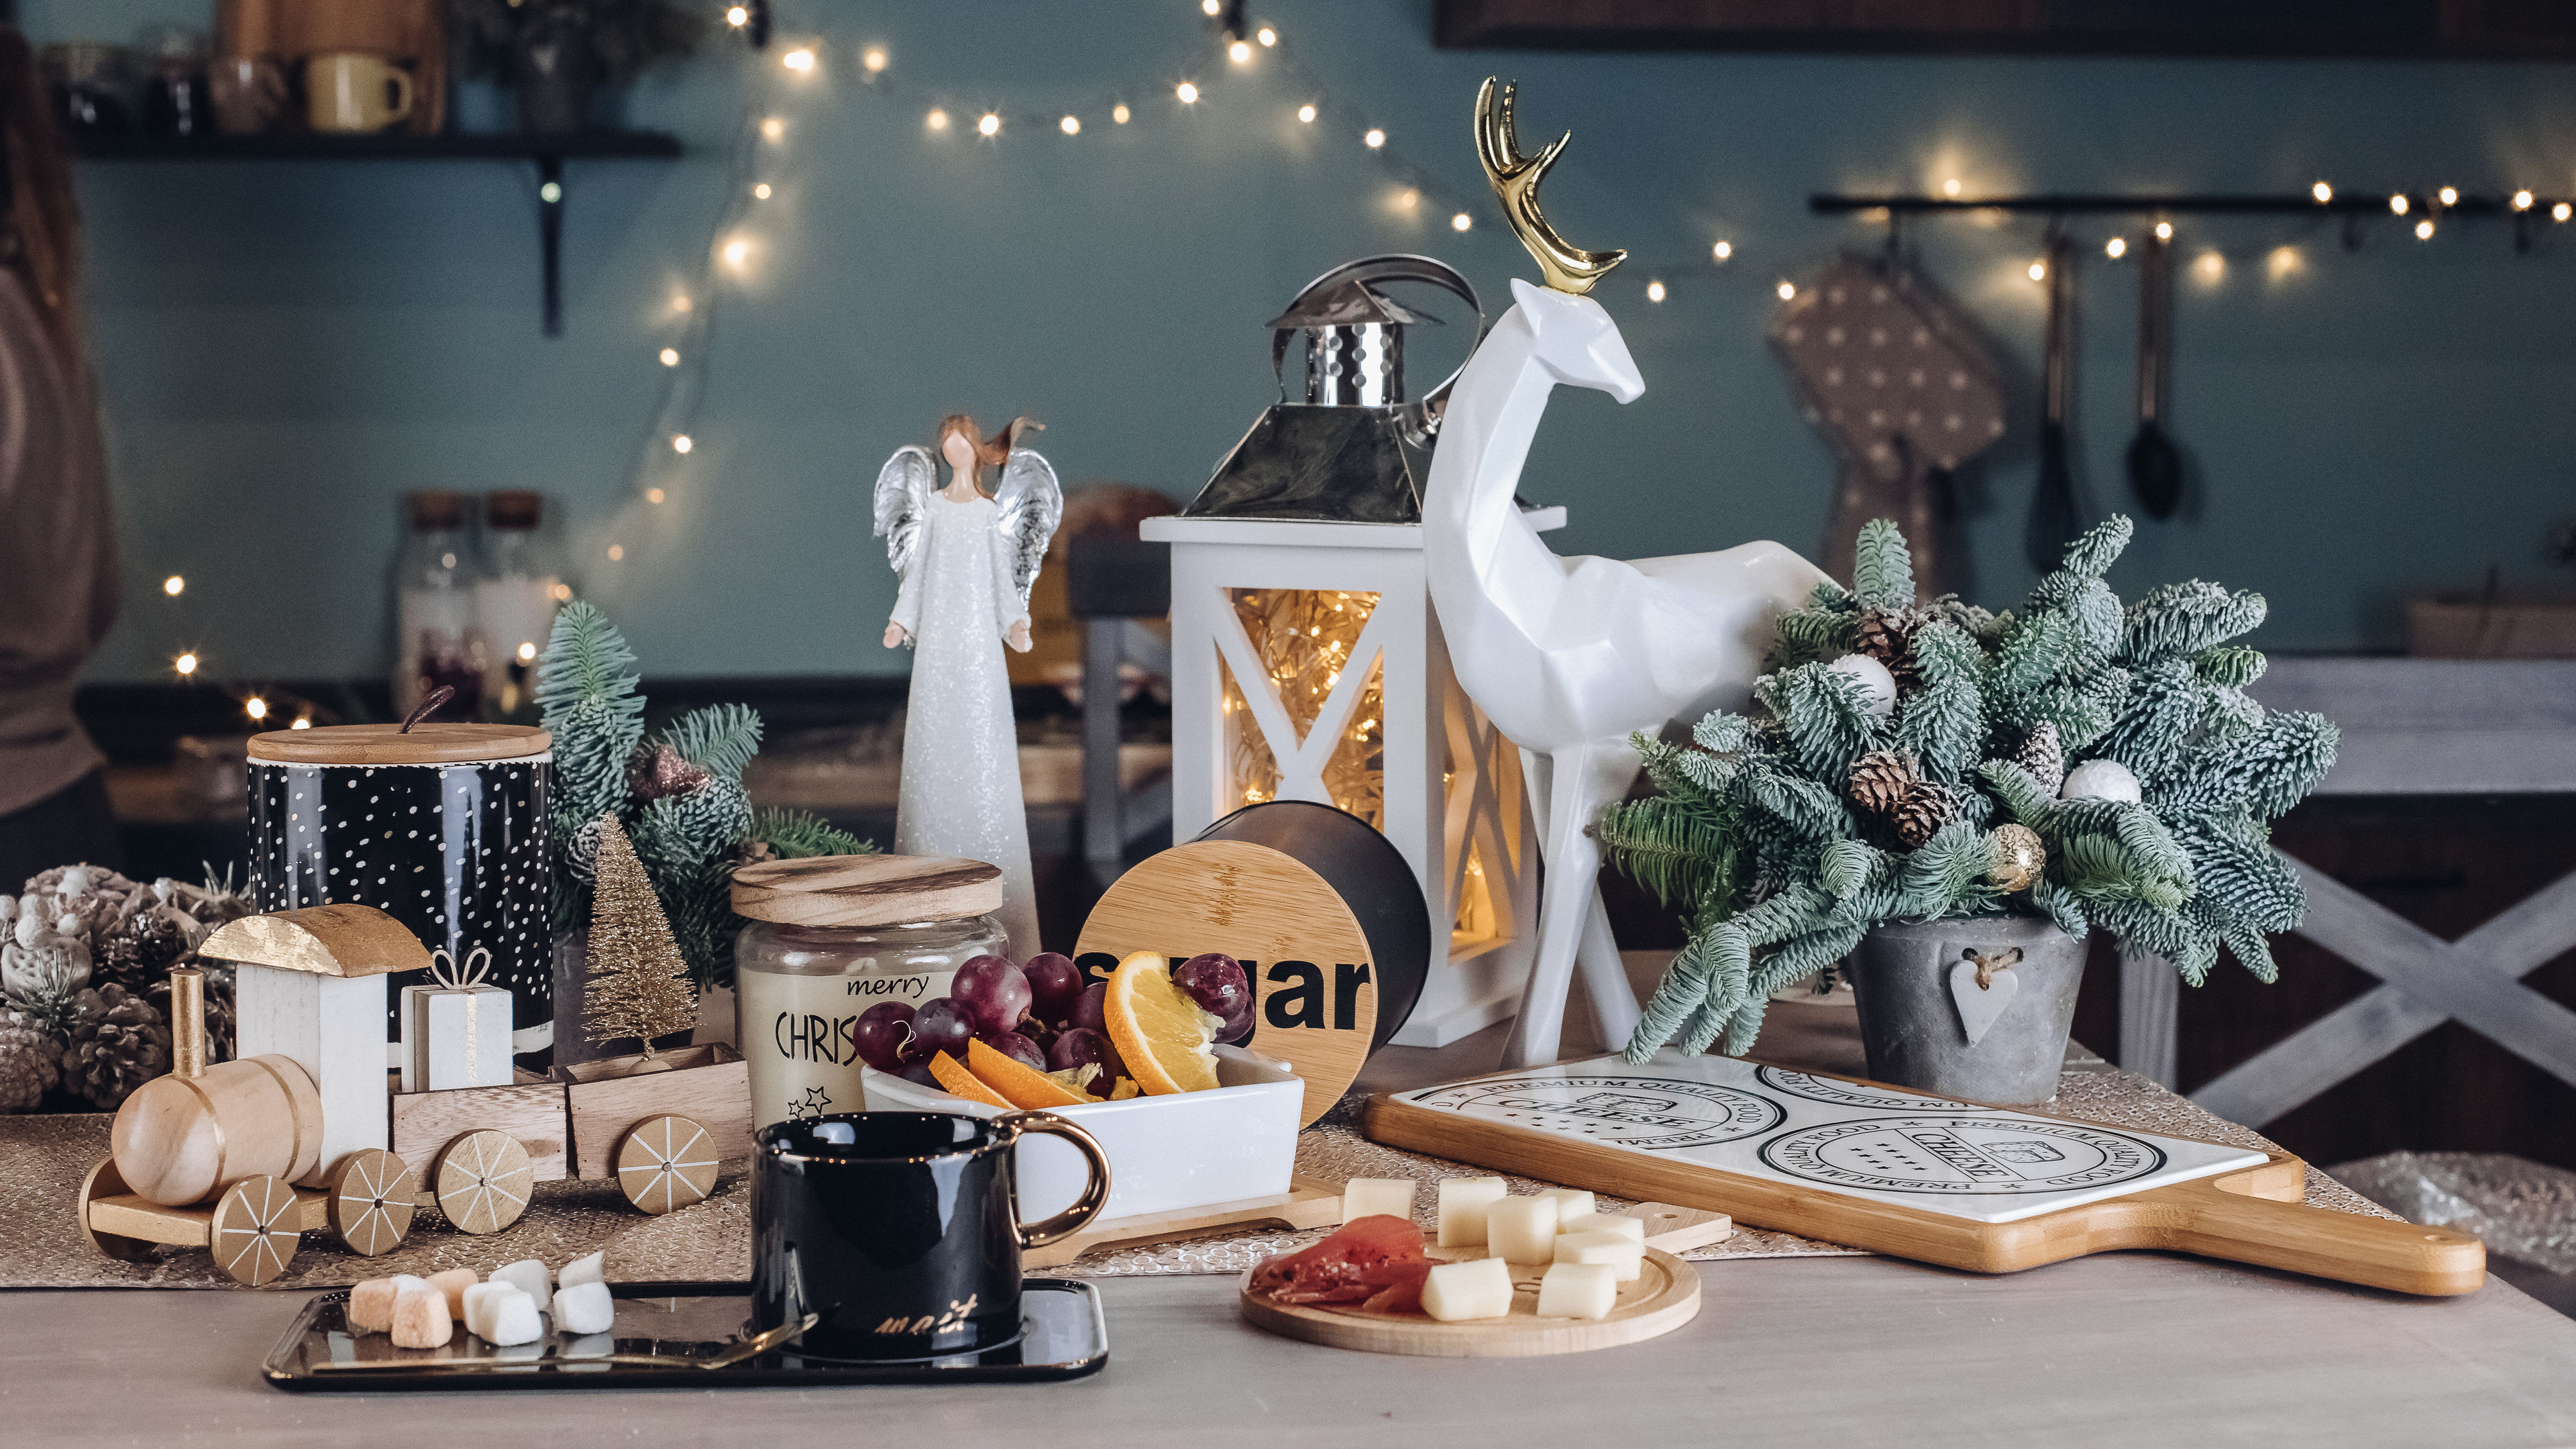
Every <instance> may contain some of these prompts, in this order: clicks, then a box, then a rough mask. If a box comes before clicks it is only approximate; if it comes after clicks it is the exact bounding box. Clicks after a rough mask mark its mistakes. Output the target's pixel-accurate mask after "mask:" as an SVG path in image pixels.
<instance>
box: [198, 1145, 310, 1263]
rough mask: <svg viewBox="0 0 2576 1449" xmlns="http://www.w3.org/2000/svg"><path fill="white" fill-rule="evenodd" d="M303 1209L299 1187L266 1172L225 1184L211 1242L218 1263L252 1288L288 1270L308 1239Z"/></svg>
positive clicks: (216, 1210)
mask: <svg viewBox="0 0 2576 1449" xmlns="http://www.w3.org/2000/svg"><path fill="white" fill-rule="evenodd" d="M303 1226H304V1213H303V1210H302V1209H301V1208H300V1207H298V1206H297V1204H296V1201H295V1189H294V1188H291V1187H289V1186H287V1185H286V1179H284V1178H282V1177H270V1176H268V1175H267V1174H265V1173H263V1174H261V1175H260V1176H258V1177H245V1178H243V1179H242V1180H241V1181H239V1182H236V1183H234V1184H233V1185H232V1186H230V1187H228V1188H225V1189H224V1195H223V1196H222V1197H221V1198H218V1199H216V1201H215V1220H214V1223H213V1230H212V1233H211V1235H210V1236H211V1239H212V1241H211V1244H210V1246H212V1247H213V1249H214V1252H215V1266H216V1267H218V1268H221V1269H223V1270H224V1272H225V1274H226V1275H228V1276H229V1277H231V1279H232V1280H233V1281H234V1282H236V1283H246V1284H248V1285H250V1286H251V1287H253V1288H257V1287H259V1286H260V1285H262V1284H264V1283H266V1282H268V1281H269V1280H270V1279H272V1278H275V1277H276V1276H277V1275H278V1274H280V1273H283V1272H285V1271H286V1265H287V1264H289V1263H291V1262H294V1261H295V1250H296V1248H297V1246H298V1245H300V1244H301V1243H302V1241H303V1237H304V1232H303Z"/></svg>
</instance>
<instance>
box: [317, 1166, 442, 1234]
mask: <svg viewBox="0 0 2576 1449" xmlns="http://www.w3.org/2000/svg"><path fill="white" fill-rule="evenodd" d="M419 1194H420V1184H419V1183H418V1182H417V1181H415V1180H414V1179H413V1177H412V1175H411V1164H410V1163H407V1162H405V1161H403V1160H402V1159H401V1158H399V1157H396V1156H394V1155H393V1154H392V1153H390V1152H387V1151H385V1150H384V1149H383V1148H381V1147H361V1148H359V1149H358V1150H357V1151H355V1152H352V1153H350V1154H349V1155H348V1157H347V1158H346V1159H344V1160H343V1161H342V1162H341V1163H340V1166H339V1169H338V1170H337V1171H335V1172H333V1173H332V1174H331V1193H330V1196H329V1197H327V1198H325V1199H324V1200H323V1204H322V1214H323V1216H324V1217H325V1218H327V1219H328V1220H329V1221H330V1224H331V1233H332V1236H334V1237H336V1238H338V1239H339V1240H340V1245H341V1246H342V1247H345V1248H347V1249H348V1250H349V1251H350V1252H352V1253H355V1254H357V1255H358V1256H359V1257H362V1258H372V1257H375V1256H377V1255H378V1254H380V1253H390V1252H392V1251H393V1250H394V1248H395V1247H396V1246H397V1245H399V1244H400V1243H401V1242H402V1240H403V1235H404V1234H405V1233H408V1232H410V1231H411V1217H412V1214H413V1213H414V1212H416V1211H418V1208H417V1201H418V1198H419Z"/></svg>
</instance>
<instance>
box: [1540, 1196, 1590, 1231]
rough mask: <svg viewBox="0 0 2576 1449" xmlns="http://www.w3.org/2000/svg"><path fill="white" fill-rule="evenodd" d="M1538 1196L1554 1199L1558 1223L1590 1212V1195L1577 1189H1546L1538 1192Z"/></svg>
mask: <svg viewBox="0 0 2576 1449" xmlns="http://www.w3.org/2000/svg"><path fill="white" fill-rule="evenodd" d="M1539 1196H1540V1197H1552V1198H1555V1199H1556V1220H1557V1221H1558V1222H1560V1223H1561V1222H1564V1221H1565V1220H1566V1219H1567V1218H1579V1217H1581V1216H1583V1215H1584V1214H1585V1213H1588V1212H1591V1211H1592V1194H1591V1193H1589V1192H1586V1191H1585V1190H1583V1189H1582V1188H1579V1187H1551V1188H1546V1189H1543V1190H1541V1191H1540V1193H1539ZM1560 1231H1562V1230H1561V1229H1560Z"/></svg>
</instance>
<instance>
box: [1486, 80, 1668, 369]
mask: <svg viewBox="0 0 2576 1449" xmlns="http://www.w3.org/2000/svg"><path fill="white" fill-rule="evenodd" d="M1518 88H1519V87H1518V83H1517V82H1515V83H1514V84H1511V85H1506V86H1503V87H1501V88H1500V90H1497V89H1496V88H1495V84H1494V81H1493V79H1492V78H1491V77H1487V78H1486V81H1485V84H1484V85H1483V86H1482V87H1480V88H1479V89H1478V90H1477V92H1476V159H1477V160H1478V161H1479V162H1482V163H1483V165H1484V168H1485V180H1486V181H1487V182H1488V183H1489V184H1491V185H1492V186H1493V188H1494V196H1495V198H1496V199H1497V200H1499V201H1500V202H1502V204H1503V216H1504V218H1505V219H1506V220H1508V221H1509V222H1510V223H1511V225H1512V233H1513V235H1515V236H1518V237H1519V238H1520V239H1521V245H1522V246H1524V247H1527V248H1529V254H1530V255H1531V256H1532V257H1533V258H1535V259H1536V260H1537V262H1538V268H1539V272H1540V274H1541V275H1543V276H1544V277H1546V278H1547V286H1546V287H1545V288H1543V289H1542V288H1538V287H1533V286H1531V285H1529V284H1528V283H1527V282H1523V281H1521V280H1519V279H1518V278H1515V279H1513V281H1512V295H1513V296H1514V297H1515V298H1517V299H1519V301H1520V304H1521V305H1520V311H1521V316H1522V318H1523V319H1524V320H1526V321H1527V322H1528V323H1529V326H1530V331H1531V333H1532V334H1533V335H1534V336H1535V337H1536V338H1537V341H1538V348H1537V355H1538V361H1539V362H1540V364H1541V365H1543V366H1544V367H1546V368H1547V370H1548V373H1549V375H1550V376H1552V377H1554V378H1555V379H1556V380H1557V381H1558V382H1560V383H1564V384H1567V385H1570V386H1575V387H1593V388H1599V389H1600V390H1601V391H1603V392H1606V393H1608V394H1610V395H1611V396H1612V397H1615V398H1617V399H1618V400H1619V401H1621V402H1623V403H1624V402H1631V401H1634V400H1635V399H1636V397H1637V395H1638V394H1640V393H1642V392H1644V391H1645V390H1646V383H1645V379H1643V378H1642V377H1639V376H1638V375H1637V364H1636V362H1635V361H1634V360H1632V359H1631V358H1630V357H1629V356H1628V344H1627V343H1626V342H1625V341H1623V340H1622V339H1621V338H1620V336H1619V326H1618V324H1617V323H1615V322H1612V321H1611V320H1610V314H1609V313H1607V312H1605V311H1603V310H1601V304H1600V303H1598V302H1595V301H1593V300H1592V299H1591V298H1590V297H1588V296H1585V295H1584V294H1585V293H1587V292H1589V291H1591V290H1592V284H1593V283H1595V282H1598V281H1600V280H1601V279H1602V278H1603V277H1605V276H1608V275H1609V274H1610V269H1611V268H1612V267H1615V266H1617V265H1619V263H1620V262H1621V261H1622V260H1624V259H1625V258H1626V257H1627V255H1628V254H1627V253H1626V252H1624V251H1607V252H1587V251H1584V250H1583V249H1581V248H1580V247H1577V246H1574V245H1572V244H1571V243H1569V242H1567V241H1566V239H1565V238H1563V237H1561V236H1559V235H1557V234H1556V228H1555V227H1553V226H1550V225H1549V224H1548V220H1547V214H1546V213H1545V212H1542V211H1540V210H1539V205H1538V184H1539V182H1541V181H1543V180H1545V179H1546V177H1547V172H1548V168H1549V167H1551V166H1554V165H1555V164H1556V158H1557V157H1559V156H1561V155H1563V154H1565V143H1566V142H1568V141H1570V140H1572V139H1573V138H1574V133H1573V132H1571V131H1568V132H1567V133H1566V134H1564V135H1562V136H1559V137H1557V138H1556V139H1555V140H1554V141H1552V142H1550V143H1549V144H1548V145H1547V147H1546V148H1545V149H1543V150H1541V151H1540V152H1539V153H1538V154H1537V155H1536V156H1524V155H1522V154H1521V143H1520V136H1519V134H1518V132H1517V131H1516V130H1515V129H1514V127H1513V123H1512V98H1513V95H1514V93H1515V92H1516V91H1517V90H1518Z"/></svg>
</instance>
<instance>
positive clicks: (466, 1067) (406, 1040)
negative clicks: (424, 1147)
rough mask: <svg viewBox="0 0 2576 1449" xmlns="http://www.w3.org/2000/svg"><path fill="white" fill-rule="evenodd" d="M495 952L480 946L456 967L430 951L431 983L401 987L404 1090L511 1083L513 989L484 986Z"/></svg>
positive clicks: (441, 952) (498, 1085) (489, 1085)
mask: <svg viewBox="0 0 2576 1449" xmlns="http://www.w3.org/2000/svg"><path fill="white" fill-rule="evenodd" d="M491 966H492V953H491V952H489V951H486V950H484V949H483V948H482V947H480V946H477V947H475V948H474V949H473V950H472V951H470V952H468V953H466V957H465V968H464V969H463V970H462V971H460V970H458V969H457V967H456V964H455V962H454V960H453V959H452V958H451V957H449V955H448V954H447V953H446V952H445V951H433V952H431V953H430V967H429V972H430V980H431V981H432V983H434V984H432V985H428V986H406V987H404V988H403V990H402V1089H403V1090H404V1091H406V1092H444V1091H447V1090H449V1089H451V1088H455V1087H504V1086H508V1085H509V1083H510V1011H511V1002H510V993H509V991H508V990H507V989H506V988H503V987H499V986H486V985H484V984H483V975H484V973H485V972H486V971H488V970H490V969H491Z"/></svg>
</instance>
